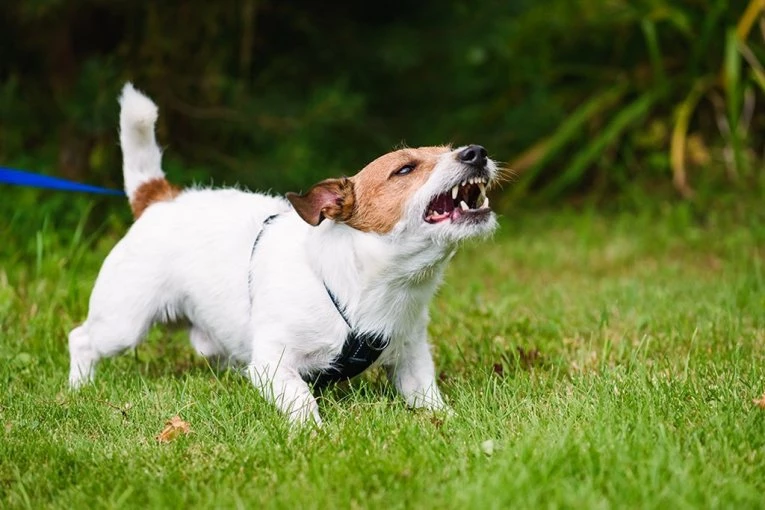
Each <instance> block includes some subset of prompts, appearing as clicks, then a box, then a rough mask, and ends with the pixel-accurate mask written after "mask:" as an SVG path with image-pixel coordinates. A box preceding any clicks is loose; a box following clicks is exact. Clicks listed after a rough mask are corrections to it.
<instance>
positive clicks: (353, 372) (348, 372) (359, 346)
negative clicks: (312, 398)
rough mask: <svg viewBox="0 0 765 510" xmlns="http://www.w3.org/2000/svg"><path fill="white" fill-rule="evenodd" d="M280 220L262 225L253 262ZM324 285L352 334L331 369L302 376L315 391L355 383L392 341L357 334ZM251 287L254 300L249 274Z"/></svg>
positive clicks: (341, 308)
mask: <svg viewBox="0 0 765 510" xmlns="http://www.w3.org/2000/svg"><path fill="white" fill-rule="evenodd" d="M278 216H279V215H278V214H273V215H271V216H269V217H268V218H266V219H265V220H264V221H263V226H262V228H261V229H260V232H258V235H257V236H255V241H253V243H252V251H251V253H250V260H252V257H253V255H254V254H255V248H256V247H257V246H258V242H259V241H260V239H261V237H262V236H263V232H264V231H265V230H266V226H267V225H268V224H270V223H271V222H272V221H273V220H274V219H275V218H277V217H278ZM322 283H323V284H324V290H326V291H327V296H329V299H330V301H332V304H333V305H334V306H335V309H336V310H337V313H338V314H340V317H342V318H343V321H344V322H345V324H346V325H347V326H348V330H349V331H348V334H347V335H346V337H345V343H343V348H342V350H341V351H340V354H339V355H338V356H337V357H336V358H335V359H334V360H332V363H330V366H329V368H328V369H326V370H322V371H320V372H317V373H315V374H310V375H308V376H303V379H304V380H305V381H306V382H307V383H309V384H313V386H314V387H316V388H324V387H326V386H327V385H329V384H331V383H335V382H340V381H345V380H347V379H352V378H354V377H356V376H357V375H359V374H361V373H362V372H363V371H365V370H366V369H367V368H369V367H370V366H372V364H373V363H374V362H375V361H377V359H378V358H379V357H380V355H381V354H382V353H383V351H384V350H385V348H386V347H387V346H388V343H389V341H388V340H389V339H388V338H387V337H385V335H383V334H382V333H371V332H366V331H358V330H357V329H356V328H354V327H353V326H351V321H350V319H349V318H348V314H347V310H346V307H345V306H343V305H341V304H340V300H339V299H338V298H337V296H336V295H335V293H334V292H332V291H331V290H330V288H329V286H327V282H322ZM249 285H250V298H251V299H252V285H253V282H252V272H250V275H249Z"/></svg>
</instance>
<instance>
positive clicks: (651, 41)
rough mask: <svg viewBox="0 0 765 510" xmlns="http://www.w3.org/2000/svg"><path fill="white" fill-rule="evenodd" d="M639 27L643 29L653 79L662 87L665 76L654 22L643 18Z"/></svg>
mask: <svg viewBox="0 0 765 510" xmlns="http://www.w3.org/2000/svg"><path fill="white" fill-rule="evenodd" d="M640 28H641V29H642V30H643V37H645V42H646V46H647V47H648V58H649V59H650V60H651V68H652V69H653V76H654V79H655V80H656V83H657V84H658V85H659V86H660V87H664V86H665V84H666V82H667V77H666V75H665V74H664V65H663V64H662V58H661V49H660V48H659V37H658V36H657V35H656V24H655V23H654V22H653V21H651V20H650V19H647V18H644V19H643V21H641V23H640Z"/></svg>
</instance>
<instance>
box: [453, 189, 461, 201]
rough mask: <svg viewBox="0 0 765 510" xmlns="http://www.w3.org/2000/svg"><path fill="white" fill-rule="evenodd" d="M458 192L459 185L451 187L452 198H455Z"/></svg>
mask: <svg viewBox="0 0 765 510" xmlns="http://www.w3.org/2000/svg"><path fill="white" fill-rule="evenodd" d="M459 192H460V187H459V186H454V187H453V188H452V200H457V193H459Z"/></svg>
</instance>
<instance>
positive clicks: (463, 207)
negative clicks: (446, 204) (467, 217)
mask: <svg viewBox="0 0 765 510" xmlns="http://www.w3.org/2000/svg"><path fill="white" fill-rule="evenodd" d="M460 207H461V208H462V210H463V211H467V210H468V209H470V207H468V205H467V204H466V203H465V201H464V200H461V201H460Z"/></svg>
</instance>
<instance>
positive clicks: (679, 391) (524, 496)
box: [0, 189, 765, 509]
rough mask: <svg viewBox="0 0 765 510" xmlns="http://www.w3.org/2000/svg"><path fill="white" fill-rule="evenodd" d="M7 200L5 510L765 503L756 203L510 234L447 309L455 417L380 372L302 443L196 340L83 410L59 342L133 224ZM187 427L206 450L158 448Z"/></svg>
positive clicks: (510, 226) (335, 398)
mask: <svg viewBox="0 0 765 510" xmlns="http://www.w3.org/2000/svg"><path fill="white" fill-rule="evenodd" d="M0 192H1V193H3V195H0V218H2V220H0V507H4V508H44V507H54V508H68V509H73V508H94V507H108V508H112V507H113V508H118V507H140V508H157V507H173V508H182V507H187V506H196V507H223V508H226V507H250V508H260V507H282V508H284V507H288V508H293V507H294V508H362V507H372V508H460V509H461V508H480V509H485V508H508V507H513V508H529V507H530V508H538V507H577V508H609V507H621V508H624V507H633V508H634V507H654V508H657V507H658V508H700V507H728V508H746V507H759V508H761V507H763V505H765V409H764V408H761V407H759V406H758V405H756V404H755V403H754V402H753V400H754V399H758V398H760V397H761V396H762V395H763V392H765V267H764V266H765V208H763V207H762V205H761V199H760V202H758V201H756V200H755V201H754V202H753V203H751V204H750V205H749V206H747V205H746V204H741V203H730V204H727V205H720V206H718V207H716V208H715V212H712V213H708V214H703V215H698V214H692V213H691V209H690V207H688V206H687V205H683V204H679V205H678V204H676V205H668V204H667V205H662V204H652V205H651V206H650V207H647V209H648V210H647V211H643V212H641V213H639V214H636V213H626V212H621V213H616V212H611V213H607V212H593V211H587V210H585V211H574V210H568V209H560V210H554V211H531V210H529V211H524V212H518V211H516V212H513V213H508V214H506V215H505V216H504V217H503V218H502V220H501V223H502V228H501V230H500V232H499V233H498V234H497V236H496V237H495V238H494V239H493V240H492V241H490V242H487V243H482V244H474V245H470V246H467V247H465V249H463V250H462V251H461V252H460V253H459V255H458V256H457V257H456V259H455V261H454V263H453V265H452V266H451V267H450V269H449V272H448V276H447V278H446V282H445V284H444V286H443V287H442V289H441V291H440V292H439V294H438V296H437V298H436V299H435V301H434V302H433V305H432V308H431V310H432V313H431V315H432V324H431V334H432V343H433V346H434V352H435V356H436V359H437V365H438V368H439V372H440V378H441V381H442V386H443V389H444V392H445V394H446V395H447V398H448V399H449V402H450V403H451V405H452V406H453V408H454V410H455V412H456V414H455V415H454V416H451V417H448V418H444V417H442V416H437V415H433V414H431V413H428V412H412V411H410V410H407V409H406V407H405V405H404V403H403V402H402V401H401V400H400V399H399V398H398V397H396V396H395V394H394V392H393V391H392V389H391V388H390V387H389V386H388V385H387V383H386V382H385V381H384V378H383V377H382V376H381V374H379V373H376V372H372V373H371V374H368V375H366V376H364V377H362V378H361V379H359V380H356V381H354V382H353V384H351V385H349V386H344V387H338V388H335V389H332V390H330V391H329V392H328V393H327V394H325V395H324V397H323V398H322V400H321V404H320V406H321V412H322V414H323V416H324V419H325V425H324V427H323V428H322V429H321V430H318V431H312V432H309V431H303V432H295V431H290V430H289V428H288V427H287V425H286V423H285V421H284V420H283V419H282V418H281V416H279V415H278V414H277V413H276V412H275V411H274V410H273V409H272V408H271V407H270V406H269V405H266V404H265V403H264V402H263V401H262V400H261V399H260V397H259V396H258V394H257V393H256V392H255V391H254V390H253V389H252V388H251V387H250V385H249V383H248V382H247V381H246V380H245V379H244V378H243V377H241V376H240V375H238V374H237V373H234V372H230V371H229V372H222V373H216V372H215V371H214V370H212V369H211V368H210V367H208V365H207V364H206V362H205V361H204V360H202V359H200V358H198V357H197V356H195V354H194V353H193V351H192V349H191V348H190V346H189V345H188V343H187V341H186V339H185V334H184V333H183V332H182V331H176V332H168V331H166V330H162V329H155V330H154V331H153V332H152V334H151V336H150V339H149V341H148V342H146V343H145V344H143V345H142V346H141V347H139V349H138V350H137V352H136V353H132V352H131V353H126V354H125V355H123V356H121V357H118V358H115V359H112V360H106V361H104V362H103V363H102V364H101V365H100V366H99V371H98V375H97V378H96V383H95V384H94V385H92V386H90V387H87V388H85V389H84V390H83V391H81V392H79V393H76V394H73V393H70V392H68V391H67V390H66V377H67V370H68V355H67V349H66V333H67V332H68V331H69V330H70V329H71V328H72V327H73V326H74V325H75V324H77V323H78V322H79V321H81V320H83V319H84V317H85V314H86V307H87V300H88V296H89V292H90V289H91V285H92V283H93V280H94V279H95V276H96V273H97V270H98V267H99V265H100V263H101V261H102V260H103V258H104V256H105V254H106V253H107V252H108V250H109V248H110V247H111V246H113V244H114V242H115V241H116V239H117V238H118V237H119V234H120V232H122V231H124V228H126V224H127V220H126V215H125V212H126V209H127V207H126V206H125V204H123V203H121V202H120V201H119V200H115V201H111V199H98V200H97V202H96V203H97V205H96V207H95V208H93V209H91V208H90V206H89V205H88V204H89V203H90V201H91V199H90V198H79V197H75V198H69V197H67V198H66V199H59V198H58V196H54V195H47V194H42V195H41V194H34V193H30V194H27V193H21V192H16V191H13V190H8V189H4V190H0ZM17 193H18V195H17ZM93 200H95V199H93ZM42 203H45V204H46V205H45V206H41V205H40V204H42ZM47 204H50V205H47ZM115 211H116V215H115ZM85 218H87V221H86V220H85ZM99 218H108V219H106V220H105V219H99ZM763 405H765V403H764V404H763ZM174 415H179V416H181V418H182V419H183V420H185V421H186V422H188V423H189V425H190V428H191V433H190V434H189V435H185V436H180V437H178V438H177V439H175V440H173V441H171V442H169V443H158V442H157V440H156V439H155V437H156V436H157V434H159V432H160V431H161V430H162V429H163V427H164V425H165V422H166V421H167V420H169V419H170V418H171V417H173V416H174Z"/></svg>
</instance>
